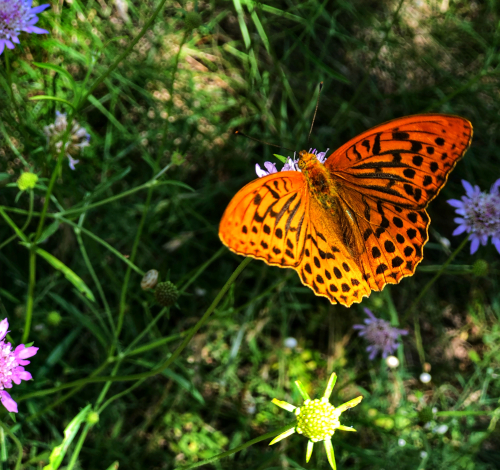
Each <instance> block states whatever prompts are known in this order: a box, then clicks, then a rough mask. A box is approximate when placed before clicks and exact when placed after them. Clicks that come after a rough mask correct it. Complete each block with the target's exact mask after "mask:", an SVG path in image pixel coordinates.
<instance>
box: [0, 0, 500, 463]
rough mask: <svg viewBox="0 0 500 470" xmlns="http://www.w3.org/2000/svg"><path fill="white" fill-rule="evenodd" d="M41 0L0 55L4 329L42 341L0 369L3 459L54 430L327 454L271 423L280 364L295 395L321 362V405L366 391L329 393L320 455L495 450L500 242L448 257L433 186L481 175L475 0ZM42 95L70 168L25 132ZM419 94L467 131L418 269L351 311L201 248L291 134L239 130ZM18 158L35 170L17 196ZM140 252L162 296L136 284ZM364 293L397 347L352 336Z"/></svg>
mask: <svg viewBox="0 0 500 470" xmlns="http://www.w3.org/2000/svg"><path fill="white" fill-rule="evenodd" d="M50 3H51V8H50V9H49V10H46V11H45V12H43V13H41V14H40V15H39V16H40V23H39V24H40V27H42V28H45V29H47V30H49V31H50V34H49V35H36V36H35V35H28V34H25V33H23V34H22V35H21V44H20V45H16V48H15V49H14V50H12V51H10V50H9V51H7V50H6V51H5V52H4V53H3V54H2V56H1V60H2V67H1V69H0V103H2V104H1V106H0V114H1V119H0V141H1V145H0V216H1V218H0V220H1V222H0V312H1V315H2V318H5V317H8V319H9V323H10V330H11V331H10V336H9V341H11V342H12V344H14V345H17V344H19V343H21V342H24V343H25V344H28V343H31V342H34V344H35V345H36V346H38V347H39V348H40V349H39V351H38V354H37V355H36V356H34V357H33V358H32V360H31V364H30V365H29V366H27V369H28V370H29V371H30V372H31V373H32V375H33V378H34V380H33V381H29V382H23V383H22V384H21V385H19V386H14V388H12V389H11V390H9V393H11V395H12V397H13V398H14V399H15V400H16V401H17V402H18V404H19V413H18V414H17V415H15V416H14V415H13V414H10V415H9V413H7V411H6V410H4V409H3V408H2V410H0V413H2V418H1V429H0V448H1V451H0V461H1V464H2V468H3V469H7V468H23V469H37V468H43V467H44V466H45V465H47V464H48V463H49V458H50V455H51V453H52V454H53V455H54V449H57V446H60V445H61V444H62V443H63V440H64V439H65V436H66V441H65V442H64V444H65V445H67V450H66V451H65V455H64V459H63V460H62V462H60V463H53V467H52V468H57V466H58V465H62V466H65V468H67V469H77V468H92V469H103V470H106V469H108V468H109V469H111V468H118V467H117V466H118V465H119V466H120V468H126V469H144V468H148V469H149V468H151V469H174V468H179V469H180V468H189V467H190V466H194V465H198V464H201V463H202V462H203V461H204V460H205V459H212V460H213V461H212V463H210V464H206V468H215V469H225V468H228V469H240V468H241V469H268V470H270V469H277V468H288V467H290V468H297V469H300V468H317V469H323V468H324V469H326V468H329V466H328V462H327V460H326V454H325V452H324V450H323V449H322V448H320V446H316V447H317V449H316V451H315V452H314V453H313V457H312V460H311V462H310V463H309V464H307V465H306V464H305V450H306V440H305V439H304V438H303V437H301V436H298V435H293V436H291V437H289V438H287V439H285V440H283V441H282V442H280V443H279V444H276V445H274V446H272V447H269V446H268V443H269V441H270V440H271V438H272V437H273V436H275V435H277V434H279V433H280V432H281V431H283V429H284V428H286V427H287V426H288V425H289V424H290V423H291V422H293V419H292V418H293V417H292V415H289V414H288V413H286V412H285V411H284V410H281V409H279V408H278V407H276V406H274V405H273V404H272V403H271V400H272V399H273V398H278V399H279V400H285V401H288V402H289V403H294V404H296V405H299V404H300V403H302V398H301V397H300V395H299V393H298V392H297V390H296V389H295V387H294V386H293V382H294V381H295V380H300V381H301V382H302V383H303V384H304V386H305V387H306V389H307V392H308V393H309V394H310V395H311V396H313V397H316V396H317V395H319V394H321V393H322V391H323V390H324V387H325V384H326V381H327V380H328V377H329V375H330V373H331V372H333V371H335V372H336V373H337V375H338V377H339V378H338V381H337V385H336V387H335V389H334V392H333V395H332V399H331V401H332V403H333V404H335V405H337V404H340V403H343V402H345V401H348V400H350V399H352V398H354V397H356V396H358V395H363V397H364V398H363V401H362V402H361V404H360V405H358V406H357V407H356V408H354V409H353V410H350V411H348V412H346V413H344V414H343V415H342V424H344V425H347V426H354V427H355V428H356V429H357V431H358V432H357V433H341V432H338V433H336V434H335V435H334V437H333V440H332V442H333V445H334V449H335V455H336V460H337V466H338V468H352V469H365V468H370V469H383V468H388V467H389V466H391V465H394V463H395V462H397V465H398V468H401V469H420V470H423V469H427V470H429V469H434V468H436V469H437V468H452V469H481V470H483V469H484V470H486V469H494V468H498V467H499V465H500V453H499V451H498V449H499V444H500V435H499V431H498V427H497V420H498V418H499V417H500V411H499V410H500V409H499V408H498V407H499V405H498V401H499V399H500V378H499V374H500V351H499V347H498V345H499V344H500V327H499V325H500V323H499V322H500V294H499V293H500V288H499V278H498V268H499V262H498V259H499V258H498V257H499V254H498V253H497V252H496V250H495V248H494V247H493V246H492V245H487V246H485V247H483V246H482V247H480V249H479V251H478V252H477V253H476V254H474V255H470V254H469V248H468V246H469V245H468V243H466V244H465V247H464V248H463V249H461V250H459V251H458V252H457V253H456V256H455V257H454V259H453V260H452V261H451V263H449V264H446V263H447V262H448V260H449V259H450V254H451V253H452V252H454V251H455V250H456V249H457V248H459V246H460V244H461V243H462V241H463V237H464V236H463V235H462V236H460V237H452V236H451V233H452V232H453V230H454V228H455V226H456V225H455V223H454V222H453V219H454V216H455V215H454V212H453V209H452V208H451V206H449V205H448V204H447V203H446V201H447V199H450V198H459V197H460V196H461V195H462V194H463V189H462V186H461V183H460V181H461V179H466V180H467V181H470V182H471V183H473V184H477V185H479V186H480V187H481V188H482V189H483V190H487V189H489V187H490V186H491V185H492V184H493V183H494V182H495V180H497V179H498V178H499V177H500V174H499V172H498V168H499V164H500V139H499V137H498V136H499V132H498V130H499V125H500V113H499V106H498V102H499V95H498V89H499V85H500V83H499V82H500V75H499V72H500V68H499V58H500V56H499V53H498V50H499V48H498V42H499V40H500V34H499V29H498V25H499V24H500V22H499V20H500V18H499V13H498V5H497V4H496V2H494V1H490V2H458V1H449V2H448V1H441V0H440V1H439V2H438V1H434V0H425V1H421V2H410V1H404V0H387V1H383V2H369V1H367V0H363V1H357V2H351V1H342V0H339V1H335V2H332V1H327V0H322V1H319V0H310V1H305V2H292V1H289V0H278V1H275V2H268V3H253V2H250V1H243V0H233V1H222V0H212V1H204V2H202V1H195V2H185V3H180V2H169V1H167V2H164V5H162V2H160V1H158V0H155V1H145V2H133V1H131V0H121V1H119V2H118V1H117V2H106V1H93V0H73V1H72V2H64V3H63V2H50ZM0 8H1V7H0ZM193 11H196V12H198V13H199V14H200V15H201V24H200V26H199V27H198V28H195V29H193V30H191V29H189V28H187V27H186V17H187V15H188V14H189V13H190V12H193ZM143 33H144V34H143ZM132 46H134V47H132ZM321 81H323V82H324V88H323V92H322V96H321V100H320V105H319V109H318V115H317V117H316V121H315V125H314V129H313V132H312V136H311V143H310V145H309V144H308V143H307V134H308V131H309V127H310V124H311V119H312V114H313V111H314V107H315V104H316V97H317V87H318V84H319V82H321ZM43 97H47V98H43ZM56 110H57V111H60V112H65V113H67V114H68V117H69V119H73V118H74V119H75V120H77V122H78V123H79V124H80V125H81V126H83V127H84V128H85V129H86V130H87V131H88V132H89V134H90V136H91V137H90V145H89V146H88V147H86V148H85V149H84V150H83V152H82V153H81V154H79V153H75V158H76V157H77V158H78V159H79V160H80V163H79V164H78V165H76V169H75V170H74V171H72V170H71V169H70V168H69V167H68V160H67V158H66V157H65V155H64V152H62V153H61V152H59V151H57V149H56V148H54V147H53V146H49V145H48V144H47V140H46V136H45V134H44V132H43V128H44V126H47V125H50V124H52V123H53V122H54V119H55V111H56ZM423 112H441V113H451V114H457V115H460V116H463V117H465V118H467V119H469V120H470V121H471V122H472V124H473V126H474V138H473V143H472V146H471V148H470V150H469V151H468V152H467V154H466V156H465V158H464V159H463V160H462V161H461V162H460V163H459V164H458V165H457V168H456V169H455V170H454V171H453V173H452V174H451V175H450V178H449V181H448V183H447V185H446V187H445V188H444V189H443V191H442V192H441V194H440V195H439V196H438V198H437V199H436V200H435V201H433V202H432V203H431V205H430V206H429V210H428V211H429V214H430V216H431V218H432V224H431V229H430V240H429V242H428V244H427V245H426V248H425V251H424V261H423V262H422V264H421V265H420V266H419V268H418V269H417V271H416V273H415V275H414V276H413V277H411V278H406V279H404V280H403V281H402V282H401V283H400V284H399V285H397V286H390V287H389V286H388V287H386V288H385V289H384V290H383V291H382V292H379V293H375V292H374V293H372V295H371V296H370V298H369V299H365V300H364V301H363V303H362V304H361V305H353V306H352V307H351V308H350V309H346V308H345V307H342V306H339V305H330V304H329V302H328V301H327V300H326V299H324V298H320V297H315V296H314V294H313V293H312V292H311V291H310V290H309V289H308V288H306V287H304V286H303V285H302V284H301V282H300V280H299V278H298V276H297V275H296V274H295V272H293V271H291V270H281V269H277V268H274V267H270V266H267V265H266V264H264V263H262V262H260V261H253V262H251V263H249V264H248V262H243V264H242V261H243V258H241V257H238V256H236V255H234V254H232V253H230V252H229V250H227V249H225V248H221V243H220V241H219V238H218V235H217V232H218V223H219V221H220V218H221V216H222V213H223V210H224V208H225V207H226V205H227V204H228V202H229V201H230V199H231V197H232V196H233V195H234V194H235V193H236V191H237V190H238V189H240V188H241V187H242V186H243V185H244V184H246V183H247V182H249V181H251V180H252V179H254V178H255V173H254V167H255V164H256V163H259V164H260V165H262V163H263V162H264V161H266V160H269V161H275V160H274V157H273V154H274V153H281V154H285V155H288V154H289V153H285V152H287V151H286V150H281V151H278V149H275V148H273V147H269V146H266V145H263V144H260V143H255V142H253V141H250V140H248V139H244V138H237V137H236V136H234V135H233V131H234V130H235V129H240V130H241V131H243V132H245V133H246V134H249V135H250V136H253V137H256V138H258V139H261V140H263V141H266V142H272V143H276V144H278V145H283V146H284V147H287V148H291V149H296V150H300V149H302V148H305V147H307V148H309V146H312V147H314V148H318V149H319V150H326V148H330V150H334V149H335V148H337V147H339V146H340V145H342V144H343V143H344V142H346V141H347V140H349V139H350V138H352V137H354V136H355V135H357V134H359V133H360V132H362V131H364V130H365V129H367V128H369V127H371V126H373V125H376V124H378V123H381V122H384V121H387V120H389V119H392V118H396V117H400V116H404V115H409V114H417V113H423ZM62 138H63V139H66V140H67V139H68V138H69V133H68V135H65V136H63V137H62ZM25 171H31V172H33V173H36V174H37V175H38V177H39V180H38V183H37V185H36V187H35V188H34V189H33V190H28V191H25V192H23V193H21V194H19V190H18V188H17V184H16V181H17V179H18V178H19V176H20V174H21V173H22V172H25ZM443 239H444V240H445V242H444V243H443ZM446 240H448V241H449V242H450V244H451V246H450V247H449V248H448V244H447V243H446ZM21 242H22V243H21ZM481 260H483V261H485V262H486V265H487V272H485V271H484V269H483V270H482V271H481V269H479V268H480V267H481V266H480V265H479V264H478V262H479V261H481ZM247 264H248V266H247ZM478 266H479V267H478ZM243 268H244V269H243ZM483 268H484V266H483ZM150 269H156V270H158V271H159V272H160V277H161V280H163V281H164V280H167V279H168V280H170V281H171V282H172V283H174V284H175V285H176V286H177V287H178V289H179V290H180V292H181V295H180V296H179V298H178V299H177V302H176V304H175V305H174V306H172V307H169V308H162V307H160V306H159V305H157V303H156V302H155V298H154V295H153V293H152V292H151V291H143V290H142V289H141V288H140V281H141V279H142V275H143V274H144V273H145V272H146V271H148V270H150ZM436 273H440V276H438V277H437V278H436V279H435V280H434V281H433V282H432V283H430V284H429V281H431V280H432V279H433V277H434V276H435V275H436ZM484 274H486V275H484ZM424 289H426V291H425V295H422V296H421V299H420V300H419V302H418V304H415V300H416V299H417V298H418V297H419V294H421V293H422V292H424ZM362 307H367V308H370V309H371V310H372V311H373V312H375V314H376V315H377V316H378V317H381V318H384V319H386V320H388V321H391V323H392V324H393V325H398V324H399V327H400V328H405V329H407V330H408V331H409V335H408V336H406V337H404V338H403V341H402V345H401V346H400V347H399V349H398V352H397V355H398V357H399V360H400V366H399V367H398V368H396V369H389V368H388V367H387V366H386V364H385V361H383V360H381V359H379V358H377V359H376V360H374V361H369V360H368V354H367V353H366V351H365V348H366V343H365V342H364V341H363V339H362V338H360V337H358V336H357V334H356V333H355V331H354V330H353V329H352V325H353V324H356V323H360V322H361V321H362V320H363V319H364V317H365V314H364V313H363V309H362ZM410 307H412V309H411V310H410ZM202 319H204V320H202ZM205 320H206V321H205ZM288 337H293V338H295V339H296V340H297V343H298V344H297V346H296V347H294V348H289V347H285V345H284V341H285V339H286V338H288ZM423 371H427V372H429V373H430V374H431V376H432V380H431V381H430V382H429V383H422V382H421V381H420V380H419V376H420V374H421V373H422V372H423ZM96 417H98V420H97V419H96ZM65 430H66V433H65ZM280 430H281V431H280ZM68 436H71V437H72V439H68ZM259 436H267V437H266V438H262V439H261V438H260V437H259ZM70 440H71V442H69V441H70ZM249 443H250V444H252V445H248V444H249ZM65 448H66V447H65ZM231 449H233V450H234V449H236V450H238V451H237V452H233V453H231V455H229V456H227V457H225V458H222V459H218V458H217V459H213V458H214V456H218V455H219V454H221V453H224V452H228V451H230V450H231ZM228 453H229V452H228ZM59 468H63V467H61V466H60V467H59Z"/></svg>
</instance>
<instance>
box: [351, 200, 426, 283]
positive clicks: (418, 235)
mask: <svg viewBox="0 0 500 470" xmlns="http://www.w3.org/2000/svg"><path fill="white" fill-rule="evenodd" d="M341 197H342V199H343V200H344V202H345V203H346V205H347V206H348V207H349V208H350V209H351V210H352V211H353V212H354V213H355V224H356V226H357V230H358V237H360V238H362V240H363V244H364V249H363V250H362V252H361V254H360V263H361V265H362V270H363V272H364V273H365V278H366V280H367V282H368V284H369V286H370V288H371V289H373V290H381V289H382V288H383V287H384V286H385V285H386V284H397V283H398V282H399V281H400V280H401V279H402V278H403V277H406V276H411V275H412V274H413V273H414V272H415V268H416V266H417V265H418V263H420V261H421V260H422V256H423V255H422V250H423V246H424V244H425V243H426V242H427V238H428V235H427V228H428V226H429V223H430V219H429V216H428V214H427V212H426V211H425V209H420V210H411V209H406V208H402V207H401V206H399V205H397V204H391V203H387V202H382V201H380V200H375V199H373V198H371V197H369V196H365V195H363V194H360V193H357V192H354V191H344V192H342V194H341ZM360 209H361V210H360Z"/></svg>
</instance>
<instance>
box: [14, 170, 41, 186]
mask: <svg viewBox="0 0 500 470" xmlns="http://www.w3.org/2000/svg"><path fill="white" fill-rule="evenodd" d="M37 181H38V176H37V175H35V173H28V172H26V173H22V174H21V176H20V177H19V179H18V180H17V187H18V188H19V189H20V190H21V191H26V190H27V189H33V188H34V187H35V185H36V183H37Z"/></svg>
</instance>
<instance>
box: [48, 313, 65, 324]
mask: <svg viewBox="0 0 500 470" xmlns="http://www.w3.org/2000/svg"><path fill="white" fill-rule="evenodd" d="M61 320H62V317H61V314H60V313H59V312H57V311H55V310H53V311H52V312H49V313H48V314H47V323H48V324H49V325H52V326H57V325H59V323H61Z"/></svg>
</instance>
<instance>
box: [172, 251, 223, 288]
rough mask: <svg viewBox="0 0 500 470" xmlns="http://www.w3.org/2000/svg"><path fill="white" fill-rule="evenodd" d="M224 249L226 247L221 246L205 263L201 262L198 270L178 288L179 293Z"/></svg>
mask: <svg viewBox="0 0 500 470" xmlns="http://www.w3.org/2000/svg"><path fill="white" fill-rule="evenodd" d="M225 251H226V247H225V246H222V247H221V248H220V249H219V250H218V251H216V252H215V254H214V255H213V256H212V257H211V258H210V259H209V260H208V261H206V262H205V263H203V264H202V265H201V266H200V267H199V268H198V270H197V271H196V272H195V273H194V274H193V275H192V276H191V277H190V278H189V280H188V281H186V283H185V284H184V285H183V286H182V287H181V288H180V289H179V293H183V292H184V291H185V290H186V289H187V288H188V287H189V286H190V285H191V284H192V283H193V282H194V281H196V279H198V277H199V276H200V275H201V274H202V273H203V272H204V271H205V269H207V268H208V267H209V266H210V265H211V264H212V263H213V262H214V261H215V260H216V259H217V258H218V257H219V256H221V255H222V253H224V252H225Z"/></svg>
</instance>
